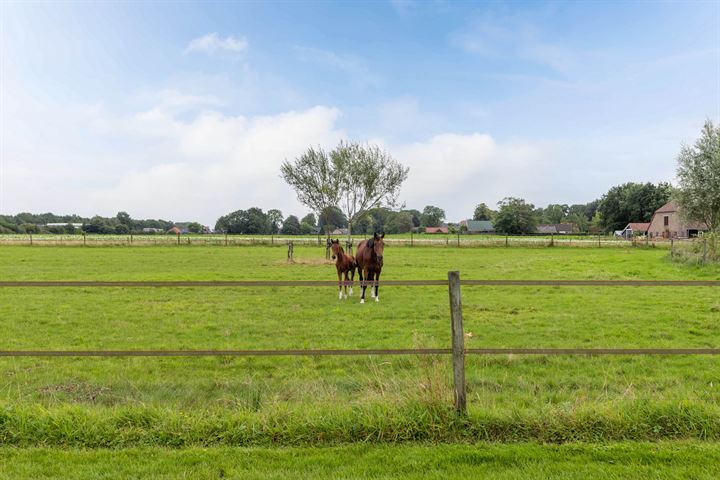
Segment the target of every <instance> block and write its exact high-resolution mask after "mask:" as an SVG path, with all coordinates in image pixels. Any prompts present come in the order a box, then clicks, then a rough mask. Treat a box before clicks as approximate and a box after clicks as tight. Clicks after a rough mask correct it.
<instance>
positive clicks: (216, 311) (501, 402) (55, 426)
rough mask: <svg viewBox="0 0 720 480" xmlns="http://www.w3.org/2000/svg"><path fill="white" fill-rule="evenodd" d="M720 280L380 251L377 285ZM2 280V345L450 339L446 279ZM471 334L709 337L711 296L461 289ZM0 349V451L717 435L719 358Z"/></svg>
mask: <svg viewBox="0 0 720 480" xmlns="http://www.w3.org/2000/svg"><path fill="white" fill-rule="evenodd" d="M295 257H296V263H293V264H288V263H287V262H286V260H285V259H286V250H285V249H284V248H282V247H275V248H273V247H228V248H224V247H195V246H193V247H185V246H179V247H132V248H123V247H108V248H105V247H92V248H76V247H67V248H63V247H47V248H31V247H5V248H0V279H2V280H233V279H238V280H242V279H265V280H316V279H321V280H332V279H334V278H336V276H335V271H334V266H333V265H332V264H329V263H326V262H325V261H324V249H322V248H311V247H296V249H295ZM449 270H459V271H460V272H461V277H462V278H467V279H663V280H669V279H677V280H688V279H720V269H718V268H717V267H712V266H710V267H706V268H700V267H697V266H694V267H691V266H686V265H681V264H675V263H672V262H670V261H669V260H668V258H667V252H664V251H658V250H655V249H652V248H648V249H645V248H629V249H622V250H620V249H570V248H544V249H520V248H508V249H505V248H497V249H494V248H483V249H470V248H460V249H449V248H442V249H441V248H409V247H408V248H403V247H397V248H388V249H387V250H386V266H385V268H384V272H383V277H382V278H383V279H393V280H394V279H444V278H447V272H448V271H449ZM380 297H381V302H379V303H375V302H371V303H367V304H365V305H360V304H359V303H358V298H359V292H358V289H356V292H355V296H354V297H352V298H351V299H350V300H346V301H340V300H338V298H337V291H336V290H335V289H333V288H327V287H324V288H318V287H315V288H294V287H293V288H290V287H277V288H3V289H0V331H2V332H3V335H2V340H0V349H4V350H10V349H16V350H24V349H27V350H30V349H58V350H59V349H245V348H247V349H276V348H277V349H282V348H374V347H377V348H395V347H397V348H411V347H447V346H449V337H450V325H449V312H448V294H447V289H446V288H444V287H383V288H381V291H380ZM463 309H464V317H465V329H466V332H468V334H472V336H468V337H467V339H466V340H467V345H468V346H469V347H720V330H719V329H720V291H718V290H717V289H715V288H708V287H705V288H671V287H600V288H598V287H467V286H466V287H463ZM467 376H468V390H469V416H468V417H463V418H458V417H456V416H455V415H454V413H453V412H452V411H451V409H449V408H447V406H448V405H451V402H452V394H451V390H450V381H451V370H450V365H449V358H448V357H422V358H416V357H391V356H385V357H348V358H345V357H331V358H329V357H307V358H287V357H284V358H227V357H213V358H111V359H96V358H50V359H41V358H4V359H2V360H0V405H1V406H2V410H0V442H2V443H4V444H8V445H24V446H32V445H75V446H93V447H101V446H104V447H113V446H123V447H127V446H132V445H174V446H187V445H265V444H275V443H280V444H288V445H304V444H324V443H338V442H340V443H342V442H353V441H358V440H361V441H401V442H406V441H416V440H426V441H463V442H467V441H478V440H503V441H517V440H525V441H527V440H542V441H550V442H566V441H577V440H584V441H595V440H618V439H662V438H714V439H720V405H719V404H718V401H719V400H720V369H719V368H718V366H717V359H716V358H714V357H690V356H681V357H629V356H624V357H599V356H597V357H576V356H575V357H573V356H565V357H544V356H540V357H537V356H536V357H527V356H488V357H469V358H468V362H467Z"/></svg>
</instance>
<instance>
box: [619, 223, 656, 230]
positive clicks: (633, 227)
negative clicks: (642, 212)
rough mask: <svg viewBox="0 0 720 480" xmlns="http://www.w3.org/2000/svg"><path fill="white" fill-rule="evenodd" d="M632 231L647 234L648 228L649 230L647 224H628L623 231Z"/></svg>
mask: <svg viewBox="0 0 720 480" xmlns="http://www.w3.org/2000/svg"><path fill="white" fill-rule="evenodd" d="M628 228H629V229H630V230H632V231H633V232H647V231H648V228H650V224H649V223H628V225H627V227H625V230H627V229H628Z"/></svg>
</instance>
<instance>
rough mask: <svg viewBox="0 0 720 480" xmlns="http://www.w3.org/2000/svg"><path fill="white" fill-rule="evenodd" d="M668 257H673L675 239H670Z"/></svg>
mask: <svg viewBox="0 0 720 480" xmlns="http://www.w3.org/2000/svg"><path fill="white" fill-rule="evenodd" d="M670 258H675V240H673V239H672V238H671V239H670Z"/></svg>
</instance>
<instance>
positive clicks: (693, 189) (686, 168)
mask: <svg viewBox="0 0 720 480" xmlns="http://www.w3.org/2000/svg"><path fill="white" fill-rule="evenodd" d="M677 161H678V168H677V178H678V184H679V189H678V192H677V199H678V203H679V204H680V207H681V209H682V213H683V215H684V216H686V217H687V218H688V219H689V220H693V221H696V222H702V223H704V224H705V225H707V226H708V228H709V229H710V230H711V231H714V232H715V231H718V230H720V125H719V126H717V127H715V126H713V123H712V122H711V121H710V120H707V121H706V122H705V125H704V127H703V130H702V134H701V136H700V138H699V139H698V140H697V141H696V142H695V145H694V146H692V147H689V146H683V147H682V149H681V150H680V155H679V156H678V160H677Z"/></svg>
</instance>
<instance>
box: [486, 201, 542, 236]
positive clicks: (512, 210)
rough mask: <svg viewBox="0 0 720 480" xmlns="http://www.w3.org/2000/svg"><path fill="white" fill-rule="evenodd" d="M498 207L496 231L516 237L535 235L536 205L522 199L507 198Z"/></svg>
mask: <svg viewBox="0 0 720 480" xmlns="http://www.w3.org/2000/svg"><path fill="white" fill-rule="evenodd" d="M498 206H499V207H500V210H499V211H498V213H497V215H496V216H495V230H497V231H498V232H502V233H510V234H515V235H523V234H529V233H535V230H536V228H537V218H536V217H535V214H534V209H535V206H534V205H532V204H531V203H526V202H525V200H523V199H521V198H512V197H507V198H505V199H503V200H502V201H500V202H498Z"/></svg>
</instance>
